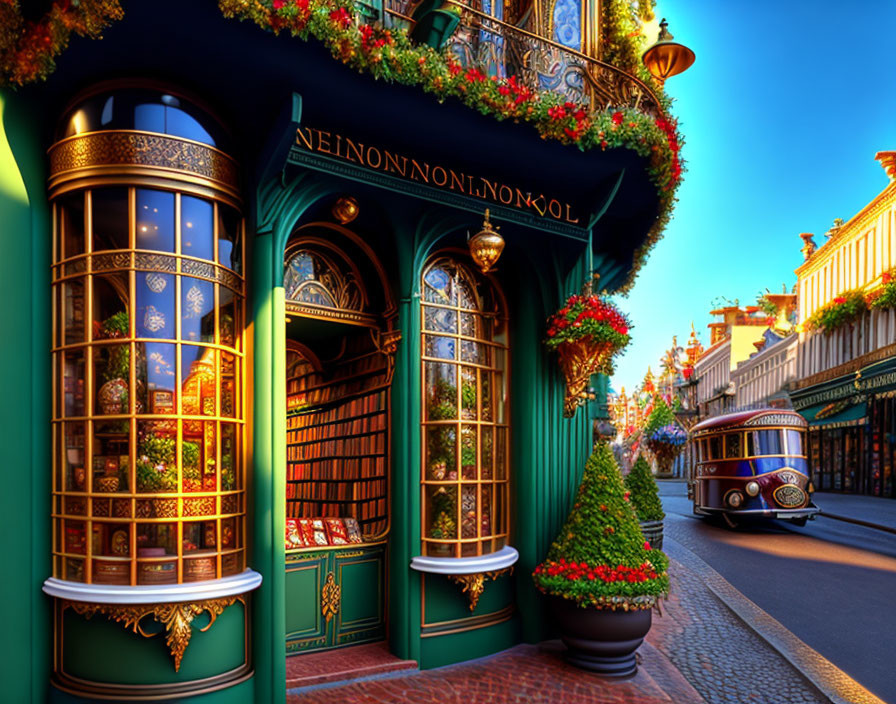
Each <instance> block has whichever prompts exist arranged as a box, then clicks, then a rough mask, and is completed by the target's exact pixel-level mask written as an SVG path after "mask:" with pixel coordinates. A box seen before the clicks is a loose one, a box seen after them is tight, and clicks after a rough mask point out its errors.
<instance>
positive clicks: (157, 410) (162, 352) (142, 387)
mask: <svg viewBox="0 0 896 704" xmlns="http://www.w3.org/2000/svg"><path fill="white" fill-rule="evenodd" d="M175 350H176V348H175V346H174V345H172V344H168V343H164V342H138V343H137V360H138V365H137V412H138V413H150V414H153V415H174V414H176V413H177V379H176V373H177V358H176V356H175V354H176V352H175Z"/></svg>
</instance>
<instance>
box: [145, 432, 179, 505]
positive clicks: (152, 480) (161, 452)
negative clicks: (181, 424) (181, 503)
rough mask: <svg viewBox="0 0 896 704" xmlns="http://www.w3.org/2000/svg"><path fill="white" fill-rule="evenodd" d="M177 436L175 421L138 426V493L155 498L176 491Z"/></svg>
mask: <svg viewBox="0 0 896 704" xmlns="http://www.w3.org/2000/svg"><path fill="white" fill-rule="evenodd" d="M176 436H177V422H176V421H174V420H170V421H140V422H138V423H137V465H136V471H137V491H138V492H142V493H153V494H156V493H170V492H175V491H177V440H176ZM157 515H158V514H157ZM159 517H166V516H159Z"/></svg>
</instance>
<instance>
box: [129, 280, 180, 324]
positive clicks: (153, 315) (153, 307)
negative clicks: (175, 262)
mask: <svg viewBox="0 0 896 704" xmlns="http://www.w3.org/2000/svg"><path fill="white" fill-rule="evenodd" d="M174 288H175V287H174V275H173V274H161V273H159V272H156V271H153V272H146V273H144V272H140V271H138V272H137V337H155V338H172V339H173V338H174V337H175V335H176V330H175V322H174Z"/></svg>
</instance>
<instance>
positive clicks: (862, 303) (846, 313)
mask: <svg viewBox="0 0 896 704" xmlns="http://www.w3.org/2000/svg"><path fill="white" fill-rule="evenodd" d="M867 310H868V303H867V301H866V300H865V294H864V293H863V292H862V290H861V289H853V290H851V291H844V292H843V293H841V294H840V295H839V296H837V297H836V298H835V299H834V300H833V301H831V302H830V303H828V304H827V305H826V306H822V307H821V308H819V309H818V310H817V311H815V313H813V314H812V316H811V317H810V318H809V319H808V320H807V321H806V322H805V324H804V327H805V329H807V330H821V331H823V332H824V333H826V334H828V335H830V334H831V333H833V332H834V331H835V330H838V329H840V328H842V327H844V326H845V325H852V324H853V323H855V321H856V320H858V319H859V318H860V317H861V316H862V314H863V313H865V312H866V311H867Z"/></svg>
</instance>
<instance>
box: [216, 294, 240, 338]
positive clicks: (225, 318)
mask: <svg viewBox="0 0 896 704" xmlns="http://www.w3.org/2000/svg"><path fill="white" fill-rule="evenodd" d="M218 296H219V302H218V306H219V309H220V312H219V313H218V318H219V321H218V326H219V333H220V335H221V344H222V345H226V346H227V347H234V348H238V345H237V342H238V341H239V338H238V335H237V321H238V320H239V301H238V300H236V298H235V296H234V293H233V291H231V290H230V289H229V288H227V287H226V286H218Z"/></svg>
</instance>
